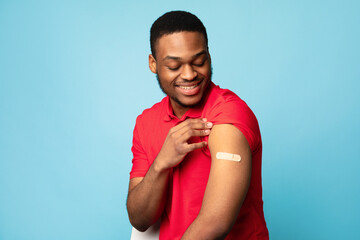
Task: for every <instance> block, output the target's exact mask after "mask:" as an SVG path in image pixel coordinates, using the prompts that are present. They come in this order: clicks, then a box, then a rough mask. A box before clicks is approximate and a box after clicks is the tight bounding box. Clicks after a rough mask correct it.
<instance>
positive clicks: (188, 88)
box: [178, 85, 197, 90]
mask: <svg viewBox="0 0 360 240" xmlns="http://www.w3.org/2000/svg"><path fill="white" fill-rule="evenodd" d="M178 87H179V88H182V89H185V90H190V89H194V88H196V87H197V85H193V86H178Z"/></svg>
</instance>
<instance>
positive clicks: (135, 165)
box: [130, 115, 149, 179]
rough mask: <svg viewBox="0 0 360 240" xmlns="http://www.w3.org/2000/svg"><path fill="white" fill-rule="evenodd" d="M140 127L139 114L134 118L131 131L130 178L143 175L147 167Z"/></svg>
mask: <svg viewBox="0 0 360 240" xmlns="http://www.w3.org/2000/svg"><path fill="white" fill-rule="evenodd" d="M140 128H141V115H140V116H139V117H138V118H137V119H136V124H135V128H134V133H133V145H132V148H131V151H132V153H133V159H132V169H131V172H130V179H131V178H134V177H144V176H145V175H146V172H147V171H148V169H149V162H148V159H147V155H146V153H145V151H144V148H143V145H142V141H141V136H140V135H139V132H141V131H139V129H140Z"/></svg>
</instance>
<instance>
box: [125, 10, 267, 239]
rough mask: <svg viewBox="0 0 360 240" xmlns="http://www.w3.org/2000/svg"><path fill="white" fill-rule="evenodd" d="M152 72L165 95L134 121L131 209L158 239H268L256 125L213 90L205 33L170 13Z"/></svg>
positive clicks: (160, 29)
mask: <svg viewBox="0 0 360 240" xmlns="http://www.w3.org/2000/svg"><path fill="white" fill-rule="evenodd" d="M150 42H151V52H152V54H150V55H149V67H150V70H151V71H152V72H153V73H155V74H157V78H158V82H159V85H160V87H161V89H162V91H163V92H164V93H165V94H166V95H167V96H166V97H165V98H164V99H163V100H162V101H161V102H159V103H157V104H155V105H154V106H153V107H151V108H150V109H146V110H145V111H144V112H143V113H142V114H141V115H140V116H138V118H137V120H136V125H135V129H134V139H133V147H132V151H133V155H134V157H133V160H132V162H133V167H132V170H131V173H130V184H129V193H128V199H127V209H128V214H129V219H130V222H131V224H132V225H133V226H134V227H135V228H136V229H138V230H139V231H145V230H146V229H147V228H149V227H150V226H151V225H152V224H154V223H155V222H156V221H157V220H158V219H161V224H160V239H268V238H269V237H268V230H267V227H266V223H265V219H264V215H263V203H262V187H261V153H262V143H261V136H260V131H259V127H258V123H257V120H256V117H255V116H254V114H253V113H252V111H251V110H250V109H249V107H248V106H247V105H246V103H245V102H243V101H242V100H241V99H240V98H239V97H237V96H236V95H235V94H234V93H233V92H231V91H229V90H225V89H221V88H219V87H218V86H216V85H215V84H214V83H212V82H211V58H210V54H209V49H208V39H207V34H206V29H205V27H204V26H203V24H202V23H201V21H200V20H199V19H198V18H197V17H196V16H194V15H193V14H191V13H188V12H183V11H174V12H168V13H166V14H164V15H163V16H161V17H160V18H159V19H157V20H156V21H155V22H154V23H153V25H152V27H151V32H150Z"/></svg>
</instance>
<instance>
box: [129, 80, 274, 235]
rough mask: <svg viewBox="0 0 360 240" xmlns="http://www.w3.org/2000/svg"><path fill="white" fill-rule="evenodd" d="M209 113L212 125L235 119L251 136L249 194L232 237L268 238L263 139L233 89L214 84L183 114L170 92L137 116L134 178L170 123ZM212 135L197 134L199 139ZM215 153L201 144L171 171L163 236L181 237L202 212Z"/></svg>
mask: <svg viewBox="0 0 360 240" xmlns="http://www.w3.org/2000/svg"><path fill="white" fill-rule="evenodd" d="M200 117H201V118H207V119H208V121H210V122H212V123H213V124H225V123H230V124H233V125H234V126H236V127H237V128H238V129H239V130H240V131H241V132H242V133H243V134H244V136H245V137H246V139H247V141H248V143H249V146H250V148H251V152H252V173H251V181H250V186H249V190H248V193H247V195H246V198H245V200H244V203H243V205H242V206H241V209H240V213H239V215H238V217H237V220H236V223H235V225H234V226H233V228H232V230H231V232H230V233H229V234H228V236H227V237H226V239H227V240H229V239H234V240H235V239H236V240H237V239H254V240H255V239H257V240H258V239H269V235H268V230H267V227H266V223H265V219H264V214H263V201H262V187H261V154H262V143H261V135H260V130H259V125H258V122H257V120H256V117H255V115H254V114H253V112H252V111H251V110H250V108H249V107H248V106H247V105H246V103H245V102H244V101H243V100H241V99H240V98H239V97H238V96H237V95H236V94H234V93H233V92H231V91H229V90H226V89H221V88H219V86H215V85H214V84H213V83H210V86H209V89H208V92H207V94H206V96H205V98H204V101H203V104H202V105H201V106H198V107H195V108H192V109H190V110H188V111H187V112H186V113H185V114H184V115H183V116H182V117H181V119H178V118H177V117H176V116H175V115H174V114H173V111H172V108H171V105H170V101H169V97H165V98H164V99H163V100H162V101H161V102H159V103H157V104H155V105H154V106H153V107H151V108H149V109H146V110H144V112H143V113H142V114H141V115H139V116H138V118H137V120H136V125H135V129H134V138H133V147H132V152H133V155H134V158H133V160H132V163H133V166H132V170H131V172H130V178H134V177H144V176H145V174H146V172H147V170H148V169H149V167H150V165H151V164H152V162H153V161H154V159H155V158H156V156H157V154H158V153H159V151H160V149H161V147H162V145H163V143H164V141H165V138H166V136H167V133H168V132H169V130H170V128H172V127H173V126H175V125H177V124H179V123H180V122H182V121H184V120H186V119H187V118H200ZM204 139H205V140H207V137H204V138H202V137H201V138H199V137H194V138H192V139H191V140H190V141H192V142H199V141H203V140H204ZM210 164H211V156H210V151H209V148H208V147H205V148H202V149H197V150H195V151H193V152H190V153H188V154H187V155H186V157H185V159H184V160H183V161H182V162H181V163H180V164H179V165H178V166H176V167H175V168H173V169H172V172H171V175H170V178H169V179H170V180H169V181H170V184H169V191H168V197H167V204H166V209H165V211H164V213H163V215H162V218H161V225H160V240H161V239H166V240H169V239H171V240H173V239H180V238H181V236H182V235H183V234H184V232H185V231H186V229H187V228H188V227H189V226H190V224H191V223H192V222H193V221H194V220H195V218H196V217H197V215H198V213H199V211H200V208H201V204H202V200H203V196H204V193H205V188H206V184H207V181H208V177H209V172H210Z"/></svg>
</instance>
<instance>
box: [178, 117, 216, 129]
mask: <svg viewBox="0 0 360 240" xmlns="http://www.w3.org/2000/svg"><path fill="white" fill-rule="evenodd" d="M206 123H207V119H206V118H189V119H186V120H185V121H183V122H182V123H180V124H178V125H176V126H175V127H173V128H172V129H173V130H174V131H179V130H180V129H183V128H184V127H191V126H194V127H193V128H197V129H203V128H206V126H207V125H206ZM211 127H212V126H211Z"/></svg>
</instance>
